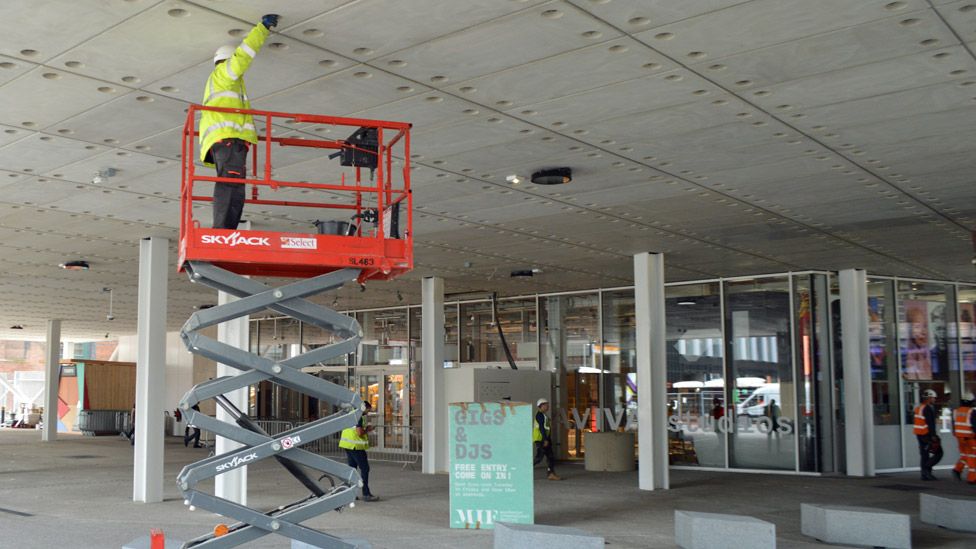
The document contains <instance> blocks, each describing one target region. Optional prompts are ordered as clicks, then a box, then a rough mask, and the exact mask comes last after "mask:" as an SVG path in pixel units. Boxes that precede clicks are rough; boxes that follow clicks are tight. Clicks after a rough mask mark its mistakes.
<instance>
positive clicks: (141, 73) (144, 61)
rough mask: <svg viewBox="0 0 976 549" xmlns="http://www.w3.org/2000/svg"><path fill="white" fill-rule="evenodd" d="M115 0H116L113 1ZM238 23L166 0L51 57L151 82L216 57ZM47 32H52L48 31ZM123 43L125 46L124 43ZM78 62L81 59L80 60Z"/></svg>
mask: <svg viewBox="0 0 976 549" xmlns="http://www.w3.org/2000/svg"><path fill="white" fill-rule="evenodd" d="M115 3H116V2H113V4H115ZM238 26H240V24H239V23H238V22H237V21H234V20H232V19H229V18H228V17H226V16H224V15H220V14H218V13H216V12H214V11H211V10H209V9H204V8H199V7H196V6H193V5H191V4H188V3H186V2H180V1H176V0H165V1H163V2H159V3H157V4H156V5H154V6H153V7H151V8H149V9H147V10H145V11H143V12H141V13H139V14H138V15H135V16H134V17H132V18H130V19H128V20H127V21H126V22H125V24H122V25H116V26H103V27H102V28H103V29H105V30H104V32H101V33H100V34H98V35H97V36H95V37H93V38H91V39H90V40H87V41H85V42H84V43H81V44H79V45H78V46H76V47H74V48H71V49H69V50H67V51H64V53H61V54H60V55H58V56H56V57H54V58H53V59H51V60H50V61H49V62H48V64H49V65H50V66H53V67H62V66H66V64H67V63H71V64H72V65H75V66H74V67H73V68H72V70H73V71H75V72H77V73H79V74H83V75H85V76H89V77H92V78H98V79H101V80H106V81H110V82H121V83H126V84H128V82H129V81H130V80H131V79H133V78H134V79H135V80H132V82H134V83H139V82H150V81H152V80H154V79H156V78H159V77H160V76H161V75H167V74H172V73H175V72H178V71H180V70H182V69H184V68H186V66H187V65H189V64H196V63H200V62H203V61H204V60H205V59H209V58H212V57H213V52H214V51H216V49H217V47H218V46H220V45H222V44H223V43H224V42H227V41H228V36H227V34H226V32H227V31H228V30H230V29H232V28H236V27H238ZM45 34H49V33H45ZM123 45H124V46H123ZM76 64H77V65H76Z"/></svg>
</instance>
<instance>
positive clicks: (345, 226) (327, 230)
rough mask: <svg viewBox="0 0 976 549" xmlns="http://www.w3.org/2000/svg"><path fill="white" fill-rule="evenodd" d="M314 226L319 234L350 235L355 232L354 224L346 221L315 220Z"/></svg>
mask: <svg viewBox="0 0 976 549" xmlns="http://www.w3.org/2000/svg"><path fill="white" fill-rule="evenodd" d="M314 225H315V228H316V229H318V231H319V234H333V235H338V236H352V235H354V234H356V226H355V225H353V224H352V223H350V222H348V221H316V222H315V223H314Z"/></svg>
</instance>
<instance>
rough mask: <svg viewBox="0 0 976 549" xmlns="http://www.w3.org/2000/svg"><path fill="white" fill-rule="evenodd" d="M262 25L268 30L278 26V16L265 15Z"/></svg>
mask: <svg viewBox="0 0 976 549" xmlns="http://www.w3.org/2000/svg"><path fill="white" fill-rule="evenodd" d="M261 24H262V25H264V27H265V28H266V29H268V30H271V29H272V28H273V27H276V26H278V14H276V13H269V14H268V15H265V16H264V17H262V18H261Z"/></svg>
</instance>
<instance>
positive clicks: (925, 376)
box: [897, 280, 960, 467]
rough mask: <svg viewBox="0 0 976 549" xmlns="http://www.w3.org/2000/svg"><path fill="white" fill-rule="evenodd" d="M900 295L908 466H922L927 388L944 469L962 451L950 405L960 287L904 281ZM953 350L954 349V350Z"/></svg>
mask: <svg viewBox="0 0 976 549" xmlns="http://www.w3.org/2000/svg"><path fill="white" fill-rule="evenodd" d="M897 292H898V350H899V358H900V360H899V365H900V366H901V379H902V384H901V393H902V395H901V396H902V398H901V402H902V403H903V414H902V418H903V423H902V432H903V440H904V441H905V443H904V444H903V445H902V450H903V452H904V453H903V456H904V463H905V466H906V467H918V465H919V454H918V444H917V441H916V438H915V436H914V434H913V432H912V426H913V422H914V410H915V407H916V406H918V404H919V402H921V398H922V393H923V392H924V391H925V390H928V389H931V390H933V391H935V394H936V395H937V396H936V399H935V412H936V429H937V431H938V432H939V436H941V437H942V443H943V444H942V448H943V450H944V451H945V455H944V457H943V458H942V461H941V464H942V465H945V464H947V463H955V462H956V460H958V459H959V449H958V447H957V445H956V444H955V440H954V439H953V436H952V423H951V417H952V416H951V414H952V411H951V405H952V403H953V401H954V400H955V402H958V396H957V395H959V389H960V387H959V362H958V353H950V352H949V349H950V345H949V334H950V333H951V334H953V337H955V333H956V331H957V330H956V326H955V320H954V319H955V318H956V298H955V288H954V287H953V286H952V285H949V284H937V283H931V282H915V281H907V280H899V281H897ZM950 319H951V322H950ZM950 324H951V326H950ZM952 348H953V350H955V345H953V346H952Z"/></svg>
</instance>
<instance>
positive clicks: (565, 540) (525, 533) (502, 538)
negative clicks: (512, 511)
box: [494, 522, 604, 549]
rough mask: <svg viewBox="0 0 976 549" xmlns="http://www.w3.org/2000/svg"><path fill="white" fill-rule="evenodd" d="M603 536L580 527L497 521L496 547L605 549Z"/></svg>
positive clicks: (511, 548) (496, 548)
mask: <svg viewBox="0 0 976 549" xmlns="http://www.w3.org/2000/svg"><path fill="white" fill-rule="evenodd" d="M603 544H604V539H603V536H597V535H595V534H591V533H589V532H584V531H583V530H580V529H579V528H566V527H563V526H547V525H545V524H512V523H508V522H496V523H495V544H494V548H495V549H566V548H567V547H572V548H573V549H603Z"/></svg>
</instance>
